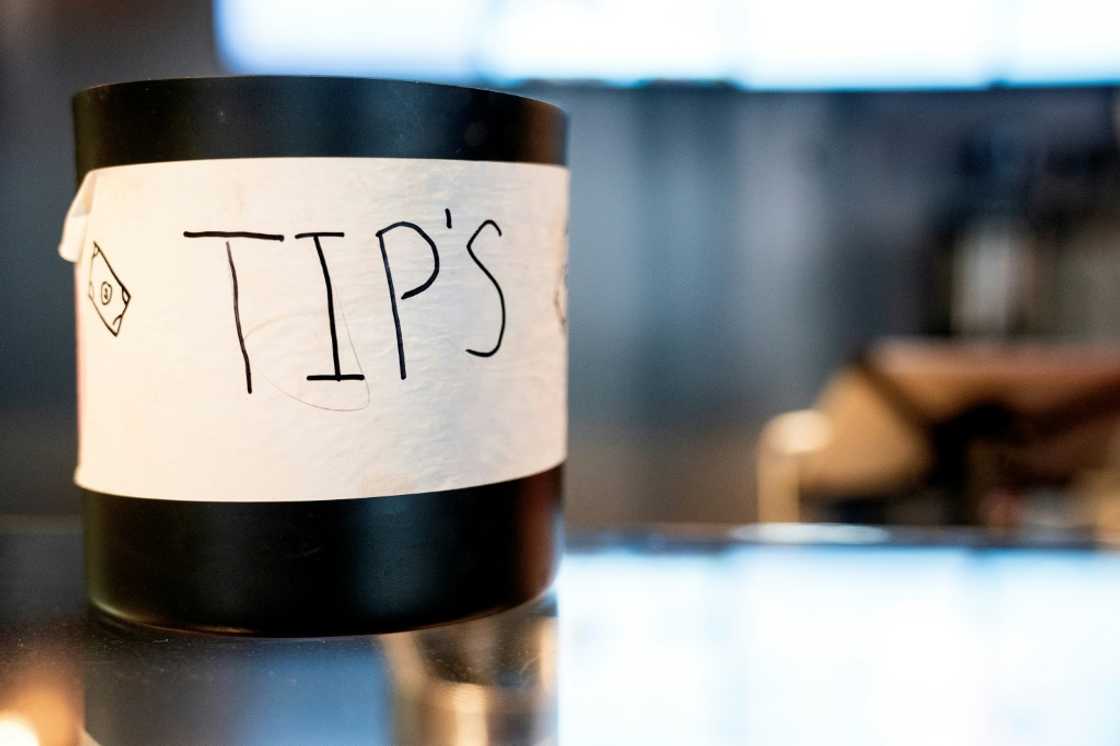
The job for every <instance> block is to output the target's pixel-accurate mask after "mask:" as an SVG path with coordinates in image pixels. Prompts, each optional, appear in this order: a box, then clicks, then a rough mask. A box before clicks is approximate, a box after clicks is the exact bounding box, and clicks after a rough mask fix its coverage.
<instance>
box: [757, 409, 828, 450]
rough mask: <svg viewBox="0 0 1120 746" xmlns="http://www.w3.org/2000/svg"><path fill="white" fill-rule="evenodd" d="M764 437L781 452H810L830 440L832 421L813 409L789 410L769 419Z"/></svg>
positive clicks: (823, 445) (822, 446)
mask: <svg viewBox="0 0 1120 746" xmlns="http://www.w3.org/2000/svg"><path fill="white" fill-rule="evenodd" d="M764 437H765V438H766V442H767V444H768V445H769V446H770V447H771V448H773V449H774V450H776V451H779V452H781V453H787V454H789V455H791V456H797V455H801V454H804V453H812V452H813V451H819V450H820V449H822V448H824V447H825V446H826V445H828V443H829V441H831V440H832V421H831V420H830V419H829V418H828V417H827V416H826V415H824V414H822V413H821V412H818V411H816V410H814V409H805V410H801V411H798V412H789V413H787V414H783V415H779V416H777V417H775V418H774V419H773V420H771V421H770V424H769V425H767V427H766V435H765V436H764Z"/></svg>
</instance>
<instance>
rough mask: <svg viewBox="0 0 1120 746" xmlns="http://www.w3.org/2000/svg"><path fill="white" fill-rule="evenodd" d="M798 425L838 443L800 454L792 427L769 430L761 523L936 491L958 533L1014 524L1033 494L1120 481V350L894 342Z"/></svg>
mask: <svg viewBox="0 0 1120 746" xmlns="http://www.w3.org/2000/svg"><path fill="white" fill-rule="evenodd" d="M797 415H798V416H799V417H801V418H805V417H814V418H816V420H815V421H816V422H817V428H818V430H821V431H824V430H827V432H828V437H827V438H818V439H817V440H816V441H815V442H814V443H813V444H812V445H813V447H811V448H801V449H800V450H799V449H798V448H797V446H796V444H794V448H793V449H792V450H791V448H790V443H789V440H790V439H789V438H788V437H785V436H784V435H783V433H784V432H786V431H788V429H789V428H788V427H783V426H782V423H783V419H782V418H783V417H789V416H790V415H782V416H780V417H778V418H775V419H774V420H773V421H771V423H770V424H769V425H768V426H767V427H766V429H765V430H764V432H763V438H762V440H761V443H760V450H759V505H760V509H759V517H760V519H761V520H797V519H801V518H803V517H804V516H805V515H807V514H810V513H811V510H809V508H810V506H811V505H812V504H820V505H827V504H829V503H842V502H843V501H845V500H853V499H858V498H866V497H869V496H873V497H874V496H877V497H881V498H883V499H885V500H890V499H891V498H893V497H895V496H899V495H904V494H913V493H915V492H917V491H921V490H929V489H934V490H937V491H939V492H940V493H941V494H943V495H944V496H946V498H947V499H948V500H949V503H950V505H949V511H948V512H949V515H948V522H950V523H960V524H989V523H992V524H1008V523H1011V524H1013V523H1015V521H1016V518H1015V507H1014V506H1015V499H1016V496H1017V495H1019V494H1021V493H1022V492H1023V491H1024V490H1028V489H1032V488H1036V487H1039V486H1047V487H1055V488H1059V489H1065V488H1067V487H1069V486H1070V485H1073V484H1074V483H1075V481H1076V479H1077V477H1078V476H1079V475H1082V474H1085V473H1088V472H1089V471H1092V470H1097V471H1103V472H1106V473H1107V472H1109V469H1110V468H1120V462H1118V460H1117V459H1116V457H1115V456H1116V454H1115V449H1114V448H1113V443H1114V440H1115V436H1116V433H1117V431H1118V427H1120V347H1112V346H1110V347H1101V346H1075V345H1058V344H1041V343H1029V344H1027V343H1015V344H1009V343H999V344H984V343H954V342H935V341H922V340H889V341H885V342H883V343H880V344H878V345H877V346H876V347H874V348H873V349H872V350H871V351H869V352H868V353H867V354H866V355H864V356H863V357H861V358H860V359H859V360H858V361H857V362H856V363H854V364H853V365H851V366H849V367H847V368H845V369H844V370H841V371H840V372H839V373H837V374H836V375H835V376H834V377H833V378H832V380H831V381H830V382H829V383H828V384H827V385H826V387H825V389H824V391H823V392H822V393H821V395H820V398H819V400H818V402H817V404H816V408H815V409H814V410H810V412H801V413H797ZM787 434H788V433H787Z"/></svg>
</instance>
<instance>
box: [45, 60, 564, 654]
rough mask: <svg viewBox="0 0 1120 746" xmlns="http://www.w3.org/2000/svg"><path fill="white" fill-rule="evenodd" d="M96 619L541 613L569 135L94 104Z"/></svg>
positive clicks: (401, 88) (185, 97)
mask: <svg viewBox="0 0 1120 746" xmlns="http://www.w3.org/2000/svg"><path fill="white" fill-rule="evenodd" d="M74 117H75V131H76V143H77V163H78V181H79V190H78V194H77V196H76V198H75V200H74V204H73V206H72V207H71V209H70V213H69V215H68V216H67V223H66V227H65V230H64V235H63V241H62V245H61V249H60V251H61V253H62V254H63V255H64V256H65V257H66V258H67V259H69V260H71V261H73V262H74V263H75V281H76V287H75V304H76V324H77V340H78V389H79V396H78V399H79V405H78V408H79V463H78V468H77V471H76V476H75V480H76V481H77V483H78V484H79V486H81V487H82V489H83V520H84V529H85V548H86V567H87V577H88V591H89V597H90V601H91V602H92V604H93V605H94V606H95V607H97V608H98V609H100V610H102V611H104V612H107V613H109V614H111V615H113V616H115V617H118V618H121V619H125V620H128V621H133V622H139V623H143V624H149V625H155V626H166V627H175V628H185V629H195V630H203V631H211V632H224V633H234V634H262V635H321V634H345V633H365V632H377V631H388V630H395V629H404V628H413V627H420V626H426V625H432V624H438V623H442V622H448V621H452V620H457V619H463V618H468V617H472V616H478V615H481V614H485V613H488V612H492V611H496V610H498V609H502V608H507V607H510V606H513V605H516V604H518V603H521V602H524V601H526V600H528V599H530V598H532V597H534V596H536V595H538V594H539V593H541V592H542V591H543V590H544V589H545V588H547V586H548V585H549V583H550V582H551V579H552V577H553V576H554V574H555V570H556V564H557V561H558V553H559V546H560V514H561V477H562V468H563V461H564V458H565V453H566V437H567V434H566V421H567V420H566V406H567V405H566V386H567V384H566V369H567V322H566V317H565V313H566V286H565V271H566V265H567V193H568V172H567V169H566V166H565V164H566V154H565V139H566V135H565V129H566V122H565V117H564V115H563V113H562V112H561V111H560V110H558V109H556V108H555V107H552V106H550V105H548V104H544V103H541V102H538V101H533V100H530V99H526V98H522V97H518V96H513V95H508V94H502V93H495V92H488V91H482V90H475V89H468V88H459V87H452V86H442V85H430V84H421V83H404V82H394V81H381V80H363V79H341V78H300V77H247V78H197V79H178V80H164V81H152V82H133V83H122V84H114V85H108V86H102V87H98V88H92V89H88V90H85V91H82V92H81V93H79V94H77V96H76V97H75V99H74Z"/></svg>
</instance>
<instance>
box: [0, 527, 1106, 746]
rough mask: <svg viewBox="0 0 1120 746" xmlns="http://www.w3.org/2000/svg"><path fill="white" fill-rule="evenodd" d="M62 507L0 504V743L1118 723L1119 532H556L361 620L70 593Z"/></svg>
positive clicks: (490, 737)
mask: <svg viewBox="0 0 1120 746" xmlns="http://www.w3.org/2000/svg"><path fill="white" fill-rule="evenodd" d="M80 543H81V542H80V528H79V526H78V525H77V524H76V523H75V522H73V521H69V520H50V519H16V518H11V517H9V518H2V517H0V746H30V745H31V744H36V743H39V744H54V743H63V744H65V743H82V742H85V743H97V744H102V746H109V745H110V744H144V745H145V746H147V745H149V744H168V745H171V744H270V745H274V744H422V745H423V746H428V745H438V744H469V745H472V746H473V745H474V744H544V743H561V744H578V745H580V746H583V745H584V744H690V745H691V744H752V745H753V744H902V743H905V744H937V745H938V746H941V745H943V744H957V745H960V744H977V745H978V746H980V745H983V746H999V745H1002V744H1008V745H1011V744H1014V745H1015V746H1032V745H1034V744H1062V745H1065V744H1078V745H1082V746H1093V745H1095V744H1102V745H1103V744H1109V745H1113V744H1117V743H1120V708H1118V707H1117V706H1116V700H1117V696H1118V695H1120V634H1118V633H1120V554H1118V553H1115V552H1114V551H1113V550H1110V549H1108V548H1104V547H1101V546H1098V545H1095V544H1092V543H1090V542H1080V541H1072V540H1069V539H1068V538H1060V539H1058V540H1053V539H1051V540H1047V541H1030V542H1027V543H1023V542H1020V541H1005V542H999V543H993V542H991V541H989V540H987V539H985V538H982V537H977V536H976V535H968V534H920V533H909V534H907V533H888V532H884V531H881V530H879V529H871V528H860V527H828V526H824V527H802V526H784V527H783V526H773V527H761V528H748V527H743V528H734V527H728V528H704V529H700V528H689V527H675V528H667V527H649V528H647V529H639V530H635V531H631V532H625V533H617V534H597V535H593V536H576V537H573V538H572V540H571V541H570V542H569V548H568V550H567V553H566V556H565V559H564V565H563V569H562V571H561V574H560V577H559V578H558V580H557V582H556V584H555V586H554V588H553V590H552V592H550V593H549V594H547V595H546V596H544V597H542V598H539V599H537V600H536V601H534V602H532V603H529V604H526V605H525V606H522V607H519V608H517V609H513V610H511V611H507V612H504V613H502V614H497V615H494V616H490V617H486V618H483V619H477V620H474V621H470V622H465V623H462V624H455V625H448V626H444V627H437V628H432V629H427V630H420V631H415V632H403V633H395V634H388V635H370V636H365V637H336V638H315V639H261V638H230V637H212V636H202V635H190V634H180V633H172V632H167V631H160V630H152V629H144V628H137V627H130V626H122V625H118V624H115V623H112V622H109V621H107V620H105V619H103V618H100V617H97V616H95V615H93V614H92V613H91V612H89V611H87V609H86V606H85V603H84V599H83V590H82V576H81V550H80Z"/></svg>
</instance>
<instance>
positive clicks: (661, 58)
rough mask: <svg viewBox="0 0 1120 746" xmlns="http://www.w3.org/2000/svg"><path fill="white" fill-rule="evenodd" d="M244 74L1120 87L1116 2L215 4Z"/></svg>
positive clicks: (427, 0) (330, 0) (225, 51)
mask: <svg viewBox="0 0 1120 746" xmlns="http://www.w3.org/2000/svg"><path fill="white" fill-rule="evenodd" d="M214 18H215V24H216V27H217V28H216V31H217V39H218V46H219V50H220V52H221V55H222V58H223V59H224V60H225V62H226V64H227V65H228V66H229V67H230V68H232V69H233V70H234V71H236V72H245V73H309V74H340V75H374V76H390V77H406V78H420V79H427V80H437V81H453V82H497V83H508V82H513V81H519V80H525V79H553V80H596V81H602V82H606V83H611V84H619V85H628V84H634V83H641V82H644V81H648V80H653V79H670V80H708V81H710V80H721V81H728V82H731V83H736V84H739V85H742V86H746V87H749V88H760V89H787V88H792V89H835V88H899V87H904V88H942V87H950V88H974V87H981V86H987V85H991V84H993V83H1009V84H1016V83H1026V84H1031V83H1046V84H1054V83H1059V84H1065V83H1107V82H1115V81H1120V44H1117V43H1116V41H1115V38H1116V32H1117V29H1120V3H1117V2H1116V0H1068V1H1067V2H1062V3H1055V2H1053V0H941V2H936V3H934V2H925V3H906V2H903V3H900V2H893V1H892V0H846V2H842V3H838V2H833V1H830V0H690V1H689V2H681V1H680V0H364V1H362V0H316V1H315V2H314V3H306V2H297V0H215V13H214Z"/></svg>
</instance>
